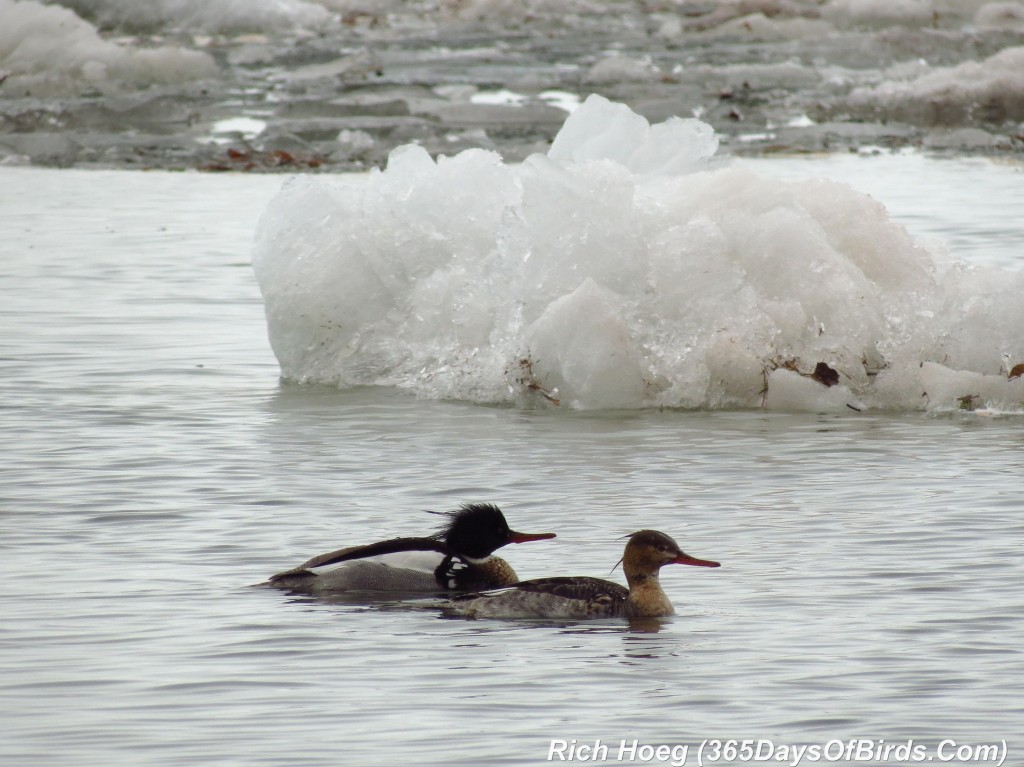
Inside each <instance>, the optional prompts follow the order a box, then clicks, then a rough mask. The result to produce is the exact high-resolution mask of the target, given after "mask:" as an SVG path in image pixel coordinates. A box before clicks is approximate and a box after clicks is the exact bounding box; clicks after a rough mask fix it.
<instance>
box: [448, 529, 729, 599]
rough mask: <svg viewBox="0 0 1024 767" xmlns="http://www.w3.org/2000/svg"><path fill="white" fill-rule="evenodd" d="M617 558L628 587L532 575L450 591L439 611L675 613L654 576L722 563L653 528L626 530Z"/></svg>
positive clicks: (579, 578) (578, 578)
mask: <svg viewBox="0 0 1024 767" xmlns="http://www.w3.org/2000/svg"><path fill="white" fill-rule="evenodd" d="M619 562H621V563H622V570H623V572H624V573H625V575H626V582H627V583H628V584H629V587H628V588H626V587H625V586H622V585H621V584H619V583H615V582H613V581H607V580H604V579H602V578H592V577H589V576H575V577H563V576H557V577H550V578H537V579H534V580H528V581H522V582H520V583H517V584H514V585H512V586H509V587H505V588H500V589H494V590H486V591H483V592H480V593H468V594H460V595H457V596H454V597H452V598H451V599H450V600H449V602H448V604H447V605H445V606H444V607H443V608H442V613H443V614H444V615H445V616H446V617H463V618H553V619H565V618H568V619H590V618H628V619H634V618H662V617H666V616H669V615H673V614H674V613H675V610H674V609H673V607H672V602H671V601H670V600H669V598H668V596H667V595H666V594H665V592H664V590H663V589H662V588H661V582H660V581H659V579H658V574H659V572H660V570H661V568H662V567H664V566H665V565H673V564H675V565H695V566H697V567H721V564H720V563H718V562H713V561H711V560H709V559H698V558H697V557H693V556H690V555H689V554H686V553H684V552H683V550H682V549H681V548H679V544H677V543H676V542H675V541H674V540H673V539H672V538H671V537H670V536H668V535H666V534H665V533H662V532H660V531H658V530H638V531H636V532H635V533H633V534H632V535H630V537H629V540H628V541H627V542H626V548H625V551H624V552H623V554H622V559H621V560H619ZM616 564H618V563H616Z"/></svg>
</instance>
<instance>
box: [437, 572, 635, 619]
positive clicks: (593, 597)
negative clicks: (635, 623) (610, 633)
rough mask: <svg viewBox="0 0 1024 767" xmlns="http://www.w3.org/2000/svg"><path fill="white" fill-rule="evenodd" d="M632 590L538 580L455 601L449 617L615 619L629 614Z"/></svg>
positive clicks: (594, 581)
mask: <svg viewBox="0 0 1024 767" xmlns="http://www.w3.org/2000/svg"><path fill="white" fill-rule="evenodd" d="M628 596H629V589H627V588H626V587H625V586H622V585H620V584H618V583H613V582H612V581H606V580H604V579H602V578H591V577H588V576H577V577H554V578H536V579H534V580H529V581H522V582H520V583H517V584H516V585H514V586H510V587H508V588H504V589H496V590H494V591H485V592H481V593H479V594H463V595H460V596H457V597H453V598H452V600H451V604H450V606H449V607H448V608H446V613H447V614H448V615H458V616H466V617H475V618H613V617H617V616H620V615H624V614H625V606H626V598H627V597H628Z"/></svg>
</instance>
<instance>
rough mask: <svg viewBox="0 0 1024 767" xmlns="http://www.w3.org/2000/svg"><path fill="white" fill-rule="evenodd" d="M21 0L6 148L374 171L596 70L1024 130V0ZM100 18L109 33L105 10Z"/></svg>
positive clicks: (196, 163) (735, 141)
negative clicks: (397, 150) (399, 151)
mask: <svg viewBox="0 0 1024 767" xmlns="http://www.w3.org/2000/svg"><path fill="white" fill-rule="evenodd" d="M64 5H66V6H68V8H69V9H74V11H77V12H78V14H80V16H74V15H72V12H71V11H70V10H66V9H63V8H59V7H57V6H56V5H42V4H40V3H38V2H35V0H21V1H20V2H15V1H14V0H2V2H0V77H2V78H3V81H2V83H0V97H2V100H0V158H4V159H5V161H6V162H32V163H36V164H43V165H55V166H71V165H101V166H111V167H162V168H207V169H250V170H252V169H255V170H272V169H282V168H283V169H294V168H296V167H302V168H307V169H308V168H335V169H361V168H366V167H370V166H373V165H377V164H381V163H383V161H384V159H385V158H386V157H387V154H388V152H389V151H390V150H391V149H392V148H394V147H396V146H399V145H401V144H404V143H408V142H410V141H415V142H417V143H419V144H421V145H422V146H424V147H425V148H426V149H427V150H428V151H429V152H430V153H431V154H439V153H443V154H454V153H456V152H458V151H459V150H462V149H465V148H469V147H482V148H487V149H496V150H498V151H499V152H501V154H502V155H503V156H504V157H505V159H506V160H507V161H516V160H521V159H523V158H525V157H526V156H528V155H529V154H531V153H533V152H535V151H544V150H545V149H546V148H547V146H548V144H549V142H550V141H551V139H552V137H553V136H554V134H555V132H556V131H557V129H558V127H559V126H560V125H561V123H562V121H563V120H564V119H565V116H566V110H571V109H572V108H573V107H574V105H575V104H577V103H578V102H579V101H581V100H582V99H583V98H585V97H586V96H587V95H588V94H590V93H592V92H597V93H601V94H603V95H605V96H608V97H610V98H613V99H616V100H619V101H623V102H625V103H627V104H629V105H630V106H631V107H632V108H633V109H634V110H636V111H637V112H638V113H640V114H642V115H644V116H645V117H647V118H649V119H650V120H652V121H654V122H660V121H661V120H664V119H665V118H666V117H668V116H670V115H680V116H683V117H688V116H694V115H696V116H699V117H701V118H702V119H703V120H705V121H707V122H709V123H710V124H711V125H712V126H713V127H714V128H715V129H716V131H717V132H718V134H719V135H720V136H721V137H722V141H723V144H724V151H726V152H727V153H751V152H773V151H792V150H797V151H800V150H833V149H846V148H850V147H863V146H865V145H872V146H879V147H900V146H917V147H925V148H929V149H933V150H936V151H953V152H963V151H968V152H981V153H997V154H1003V153H1007V152H1018V151H1020V150H1021V148H1022V146H1024V142H1022V139H1021V136H1022V135H1024V130H1022V127H1021V126H1022V122H1024V74H1022V72H1024V66H1022V64H1021V61H1022V58H1024V48H1021V46H1022V45H1024V10H1021V5H1020V4H1019V3H983V2H969V1H967V0H964V1H963V2H953V1H952V0H934V1H933V2H924V1H922V2H904V3H873V2H866V0H831V1H830V2H827V3H823V4H822V3H818V2H811V1H810V0H803V1H801V0H788V1H786V2H778V1H777V0H754V1H747V2H738V1H737V2H722V3H713V2H707V3H682V2H665V3H660V4H659V3H655V4H651V3H638V2H623V1H621V0H619V1H615V2H600V3H595V2H585V1H584V0H574V1H573V2H568V3H563V2H549V1H548V0H530V1H529V2H518V1H516V2H513V1H512V0H491V1H489V2H485V1H484V0H476V1H469V2H428V1H426V0H422V1H420V2H411V3H409V2H397V0H374V1H372V2H355V1H354V0H322V2H321V3H315V2H301V1H300V0H287V1H286V2H253V3H241V2H239V1H238V0H213V1H212V2H206V3H199V2H185V3H182V2H176V3H174V2H155V3H144V4H138V3H136V4H132V3H125V2H116V0H68V1H67V2H66V3H64ZM97 30H98V31H97Z"/></svg>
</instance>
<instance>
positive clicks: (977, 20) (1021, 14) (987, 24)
mask: <svg viewBox="0 0 1024 767" xmlns="http://www.w3.org/2000/svg"><path fill="white" fill-rule="evenodd" d="M974 26H976V27H977V28H978V29H999V30H1004V29H1014V30H1018V31H1020V30H1022V29H1024V4H1021V3H986V4H985V5H983V6H981V8H979V9H978V12H977V13H976V14H974Z"/></svg>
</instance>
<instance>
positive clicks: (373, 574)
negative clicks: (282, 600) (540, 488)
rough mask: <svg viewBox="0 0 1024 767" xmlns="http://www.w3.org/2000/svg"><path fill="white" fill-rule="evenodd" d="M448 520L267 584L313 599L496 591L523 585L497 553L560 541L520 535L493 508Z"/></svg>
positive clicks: (468, 510) (339, 553) (463, 511)
mask: <svg viewBox="0 0 1024 767" xmlns="http://www.w3.org/2000/svg"><path fill="white" fill-rule="evenodd" d="M448 516H449V524H448V525H447V526H446V527H445V529H444V530H442V531H441V532H439V533H437V534H435V535H432V536H425V537H406V538H392V539H390V540H386V541H378V542H376V543H370V544H366V545H363V546H349V547H346V548H343V549H338V550H336V551H331V552H328V553H326V554H320V555H319V556H316V557H313V558H312V559H310V560H308V561H307V562H304V563H303V564H301V565H299V566H298V567H295V568H292V569H291V570H286V571H284V572H281V573H278V574H276V575H274V576H271V578H270V580H268V581H267V582H266V583H265V584H263V585H266V586H273V587H276V588H283V589H287V590H289V591H293V592H301V593H309V594H328V593H335V592H345V591H361V592H386V593H396V592H402V593H423V594H431V593H450V592H462V591H473V590H478V589H492V588H498V587H501V586H507V585H510V584H512V583H515V582H516V581H517V580H518V576H517V575H516V572H515V570H513V569H512V566H511V565H510V564H509V563H508V562H506V561H505V560H504V559H502V558H500V557H496V556H493V552H494V551H495V550H496V549H498V548H500V547H501V546H505V545H506V544H509V543H524V542H526V541H533V540H542V539H545V538H554V537H555V536H554V534H553V533H537V534H531V533H518V532H515V531H514V530H512V529H511V528H510V527H509V526H508V523H507V522H506V520H505V517H504V515H503V514H502V513H501V510H500V509H499V508H498V507H497V506H494V505H492V504H469V505H466V506H463V507H462V508H460V509H459V510H458V511H455V512H450V513H449V514H448Z"/></svg>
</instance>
